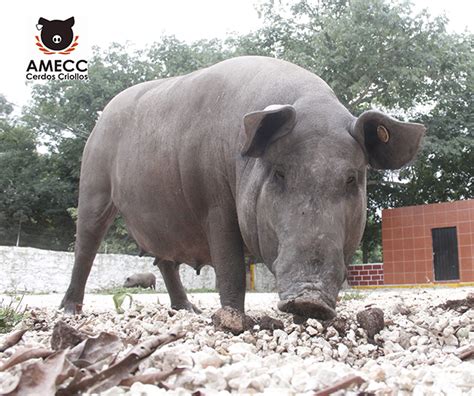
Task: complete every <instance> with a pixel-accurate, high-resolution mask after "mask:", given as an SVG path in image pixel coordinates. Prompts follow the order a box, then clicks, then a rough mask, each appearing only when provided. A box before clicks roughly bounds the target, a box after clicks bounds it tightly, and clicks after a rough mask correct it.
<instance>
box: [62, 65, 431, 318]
mask: <svg viewBox="0 0 474 396" xmlns="http://www.w3.org/2000/svg"><path fill="white" fill-rule="evenodd" d="M424 133H425V128H424V126H423V125H421V124H416V123H407V122H401V121H397V120H396V119H394V118H392V117H390V116H388V115H386V114H384V113H382V112H380V111H377V110H368V111H365V112H364V113H362V114H361V115H360V116H359V117H354V116H353V115H351V114H350V112H349V111H348V110H347V109H346V108H345V107H344V106H343V105H342V104H341V103H340V102H339V101H338V99H337V97H336V95H335V94H334V92H333V91H332V90H331V88H330V87H329V86H328V85H327V84H326V83H325V82H324V81H323V80H322V79H321V78H319V77H318V76H316V75H315V74H313V73H311V72H309V71H307V70H305V69H303V68H301V67H299V66H297V65H294V64H292V63H289V62H286V61H283V60H278V59H273V58H268V57H259V56H245V57H237V58H233V59H229V60H225V61H223V62H220V63H217V64H215V65H213V66H210V67H208V68H205V69H202V70H199V71H196V72H193V73H190V74H187V75H184V76H179V77H173V78H166V79H161V80H156V81H151V82H145V83H141V84H138V85H135V86H133V87H131V88H128V89H126V90H125V91H123V92H121V93H120V94H118V95H117V96H116V97H115V98H114V99H112V101H111V102H110V103H109V104H108V105H107V106H106V108H105V110H104V111H103V113H102V114H101V116H100V118H99V120H98V122H97V124H96V126H95V128H94V130H93V131H92V133H91V135H90V137H89V139H88V141H87V144H86V146H85V149H84V154H83V159H82V168H81V179H80V187H79V207H78V220H77V237H76V244H75V262H74V267H73V271H72V277H71V281H70V284H69V287H68V289H67V292H66V294H65V296H64V298H63V301H62V304H61V306H62V307H63V308H64V309H65V311H66V312H68V313H75V312H77V311H78V310H80V309H81V307H82V301H83V298H84V288H85V285H86V281H87V278H88V276H89V272H90V270H91V266H92V263H93V260H94V257H95V254H96V252H97V248H98V247H99V245H100V241H101V240H102V238H103V237H104V234H105V233H106V231H107V229H108V228H109V226H110V224H111V222H112V221H113V219H114V218H115V216H116V215H117V213H120V214H121V215H122V216H123V218H124V220H125V223H126V225H127V228H128V231H129V233H130V234H131V235H132V237H133V238H134V239H135V240H136V241H137V243H138V245H139V247H140V248H141V249H143V250H145V251H147V252H149V253H150V254H151V255H153V256H154V257H157V260H159V265H160V269H161V270H162V274H163V277H164V279H165V283H166V284H167V285H170V287H171V289H173V288H174V287H175V286H176V285H178V286H177V288H178V289H179V290H180V301H178V302H179V303H181V304H184V303H185V302H186V301H187V298H186V296H185V293H184V290H182V286H180V285H181V282H180V280H179V272H178V270H177V267H178V265H179V264H180V263H187V264H189V265H191V266H193V267H195V268H196V267H200V266H202V265H212V266H213V267H214V270H215V272H216V277H217V280H218V284H219V296H220V303H221V306H222V307H231V308H233V309H236V310H239V311H240V312H244V301H245V278H246V276H245V261H244V254H245V253H246V252H248V253H249V254H251V255H252V256H254V257H256V258H257V259H258V260H259V261H260V262H263V263H265V264H266V265H267V266H268V268H269V269H270V271H271V272H272V273H273V274H274V275H275V278H276V285H277V291H278V294H279V298H280V301H279V302H278V308H279V309H280V310H281V311H283V312H288V313H291V314H294V315H296V316H298V317H306V318H308V317H313V318H318V319H329V318H332V317H334V316H335V314H336V312H335V308H336V299H337V296H338V292H339V290H340V288H341V285H342V284H343V282H344V280H345V279H346V277H347V266H348V265H349V264H350V262H351V257H352V255H353V254H354V252H355V250H356V248H357V246H358V244H359V242H360V240H361V237H362V233H363V230H364V226H365V220H366V174H367V168H368V166H370V167H372V168H374V169H398V168H400V167H402V166H404V165H406V164H407V163H409V162H410V161H412V160H413V158H414V157H415V155H416V152H417V150H418V149H419V146H420V142H421V140H422V137H423V135H424ZM170 287H168V291H169V292H170V294H171V295H170V297H171V299H173V294H172V290H170ZM175 292H176V290H175ZM183 293H184V296H183ZM175 294H176V293H175ZM172 303H173V302H172ZM185 305H186V304H185ZM189 309H191V308H189Z"/></svg>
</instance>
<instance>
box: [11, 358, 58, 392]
mask: <svg viewBox="0 0 474 396" xmlns="http://www.w3.org/2000/svg"><path fill="white" fill-rule="evenodd" d="M66 353H67V350H66V349H65V350H63V351H59V352H55V353H54V354H53V355H51V356H50V357H49V358H48V359H46V360H44V361H41V362H37V363H32V364H29V365H27V366H26V367H24V368H22V370H21V377H20V382H19V383H18V385H17V387H16V388H15V389H14V390H13V391H12V392H10V393H7V394H5V396H26V395H34V396H53V395H54V394H55V393H56V382H57V381H58V378H59V377H60V376H61V375H62V374H63V372H64V368H65V365H67V362H66Z"/></svg>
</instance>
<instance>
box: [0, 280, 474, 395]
mask: <svg viewBox="0 0 474 396" xmlns="http://www.w3.org/2000/svg"><path fill="white" fill-rule="evenodd" d="M472 292H473V288H466V287H465V288H455V289H453V288H446V289H442V288H436V289H390V290H382V289H377V290H374V291H360V292H359V291H358V292H354V291H347V292H345V293H342V294H341V297H342V299H341V301H339V303H338V306H337V313H338V320H336V321H333V322H331V323H328V322H319V321H317V320H314V319H309V320H307V321H306V323H304V324H300V325H297V324H294V323H293V320H292V317H291V316H290V315H286V314H283V313H281V312H279V311H278V310H276V302H277V300H278V298H277V296H276V295H275V294H257V293H249V294H247V297H246V302H247V303H246V304H247V314H249V315H250V316H253V317H259V316H261V315H263V314H267V315H269V316H271V317H273V318H276V319H280V320H281V321H283V324H284V329H283V330H281V329H277V330H274V331H273V332H272V331H269V330H260V329H259V328H258V326H257V327H255V328H254V330H253V331H246V332H244V333H242V334H240V335H238V336H234V335H232V334H230V333H226V332H222V331H216V330H215V329H214V326H213V324H212V321H211V316H212V314H213V313H214V312H215V311H216V309H217V308H218V307H219V304H218V296H217V294H194V295H191V296H190V300H191V301H192V302H193V303H195V304H196V305H198V306H199V307H200V308H201V309H203V313H202V314H199V315H197V314H191V313H189V312H185V311H179V312H173V311H170V310H169V309H168V307H169V299H168V297H167V296H166V295H163V294H158V295H157V294H146V295H145V294H144V295H134V296H133V298H134V300H133V304H132V307H131V308H129V307H128V304H124V307H125V313H124V314H122V315H119V314H117V313H116V312H115V310H114V306H113V302H112V297H111V296H103V295H87V296H86V299H85V307H84V310H85V314H86V316H77V317H74V318H66V319H65V318H64V317H63V315H62V314H61V313H60V312H58V311H56V307H57V306H58V304H59V302H60V299H61V298H62V296H60V295H48V296H34V295H33V296H26V297H25V300H24V303H26V304H27V305H28V307H29V310H33V313H34V314H33V317H35V320H34V326H35V328H36V329H35V330H33V331H28V332H27V333H26V334H25V335H24V336H23V339H22V340H21V341H20V343H19V344H18V345H16V346H14V347H11V348H9V349H8V350H7V351H6V352H3V353H0V364H2V362H5V361H6V360H7V359H8V358H9V357H10V356H11V355H12V354H14V353H15V351H16V350H17V348H23V347H39V346H42V347H49V345H50V339H51V334H52V330H53V327H54V324H55V322H57V321H58V320H60V319H64V320H65V321H66V322H67V323H68V324H70V325H72V326H74V327H78V326H80V330H81V331H83V332H85V333H86V334H90V335H93V334H99V332H101V331H106V332H110V333H114V334H116V335H118V336H119V337H120V338H121V339H122V340H127V341H129V342H131V343H132V344H133V343H136V342H141V341H143V340H146V339H147V338H149V337H151V336H153V335H156V334H160V333H165V332H167V331H169V330H170V329H172V328H176V326H177V325H179V326H180V327H181V328H182V330H184V331H185V332H186V335H185V336H184V338H182V339H180V340H177V341H175V342H173V343H171V344H168V345H165V346H163V347H161V348H159V349H158V350H157V351H156V352H154V353H153V354H152V355H151V356H150V357H149V358H147V359H145V360H144V361H143V362H142V363H141V364H140V366H139V373H153V372H155V371H157V370H170V369H173V368H175V367H184V368H185V370H183V371H182V372H180V373H179V374H177V375H172V376H171V377H169V378H168V379H166V381H164V383H165V384H166V386H167V387H169V390H168V391H166V390H165V389H162V388H159V387H158V386H155V385H145V384H142V383H135V384H133V385H132V386H131V387H130V388H126V387H119V386H116V387H113V388H111V389H109V390H108V391H105V392H102V393H101V394H102V395H122V394H127V395H161V394H163V395H165V394H166V395H188V394H190V393H192V392H197V391H200V392H201V393H196V395H199V394H201V395H202V394H204V395H214V394H219V395H225V394H228V393H238V394H262V393H263V394H268V395H295V394H314V391H319V390H322V389H325V388H327V387H329V386H331V385H333V384H334V383H335V382H337V381H338V380H340V379H341V378H344V377H346V376H349V375H357V376H360V377H361V378H362V379H363V380H364V382H363V383H362V384H358V385H355V386H352V387H349V388H347V389H345V390H342V391H339V393H338V394H348V395H359V394H376V395H392V394H399V395H412V394H414V395H450V396H451V395H461V394H467V395H474V360H473V358H472V357H471V358H470V359H465V360H462V359H460V357H459V354H460V353H462V352H463V351H465V350H466V349H467V348H469V346H471V347H472V346H473V345H474V309H472V305H471V308H470V309H469V308H468V306H461V307H458V308H457V309H445V308H441V307H438V305H440V304H443V303H445V302H446V301H447V300H457V299H466V298H467V296H468V294H469V293H472ZM157 298H158V300H159V303H160V304H158V305H157ZM368 307H370V308H374V307H378V308H381V309H382V311H383V313H384V321H385V328H384V329H383V330H381V331H380V332H379V333H378V334H376V335H375V336H374V337H373V339H371V338H370V337H368V336H367V332H366V331H365V330H363V329H362V328H361V325H360V324H359V323H358V321H357V319H356V314H357V313H358V312H360V311H361V310H364V309H366V308H368ZM28 320H30V321H31V320H32V319H31V317H30V319H28ZM29 324H30V325H31V323H29ZM126 348H127V349H130V348H132V345H128V346H127V347H126ZM25 364H27V363H23V365H25ZM18 376H19V367H18V366H16V367H13V368H12V369H10V370H7V371H4V372H0V394H1V393H3V392H6V391H7V390H9V389H11V386H12V384H13V383H14V382H15V381H17V382H18V379H17V377H18ZM364 392H365V393H364Z"/></svg>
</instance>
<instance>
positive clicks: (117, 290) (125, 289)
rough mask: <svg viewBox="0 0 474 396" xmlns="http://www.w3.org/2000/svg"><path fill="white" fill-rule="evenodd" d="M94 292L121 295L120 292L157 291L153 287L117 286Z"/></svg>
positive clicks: (142, 292) (154, 292)
mask: <svg viewBox="0 0 474 396" xmlns="http://www.w3.org/2000/svg"><path fill="white" fill-rule="evenodd" d="M94 293H95V294H110V295H122V294H156V293H158V292H157V291H156V290H155V289H152V288H147V289H144V288H142V287H123V286H117V287H112V288H110V289H99V290H95V291H94Z"/></svg>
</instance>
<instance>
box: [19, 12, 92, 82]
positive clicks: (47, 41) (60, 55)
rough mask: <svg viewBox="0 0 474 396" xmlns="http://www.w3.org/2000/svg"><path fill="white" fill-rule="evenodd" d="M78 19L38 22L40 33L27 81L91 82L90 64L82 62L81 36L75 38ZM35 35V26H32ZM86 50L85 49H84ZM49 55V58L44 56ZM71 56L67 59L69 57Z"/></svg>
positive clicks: (43, 20) (43, 19) (28, 67)
mask: <svg viewBox="0 0 474 396" xmlns="http://www.w3.org/2000/svg"><path fill="white" fill-rule="evenodd" d="M75 24H76V21H75V19H74V17H70V18H68V19H65V20H59V19H46V18H44V17H41V18H39V19H38V22H37V24H36V29H37V30H39V31H40V33H39V35H38V33H36V35H34V37H35V39H36V43H35V44H36V48H37V49H38V50H39V51H40V52H39V53H38V51H35V54H36V55H33V56H32V58H33V59H31V60H30V61H29V62H28V66H27V67H26V79H27V80H30V81H31V80H83V81H87V80H88V79H89V76H88V71H87V60H85V59H81V58H78V57H77V56H76V54H79V53H80V52H81V50H79V51H76V49H77V47H78V44H79V43H78V39H79V36H78V35H75V32H74V31H73V27H74V29H75ZM32 31H34V24H32ZM81 48H82V47H81ZM44 55H46V56H44ZM65 55H67V56H65Z"/></svg>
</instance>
